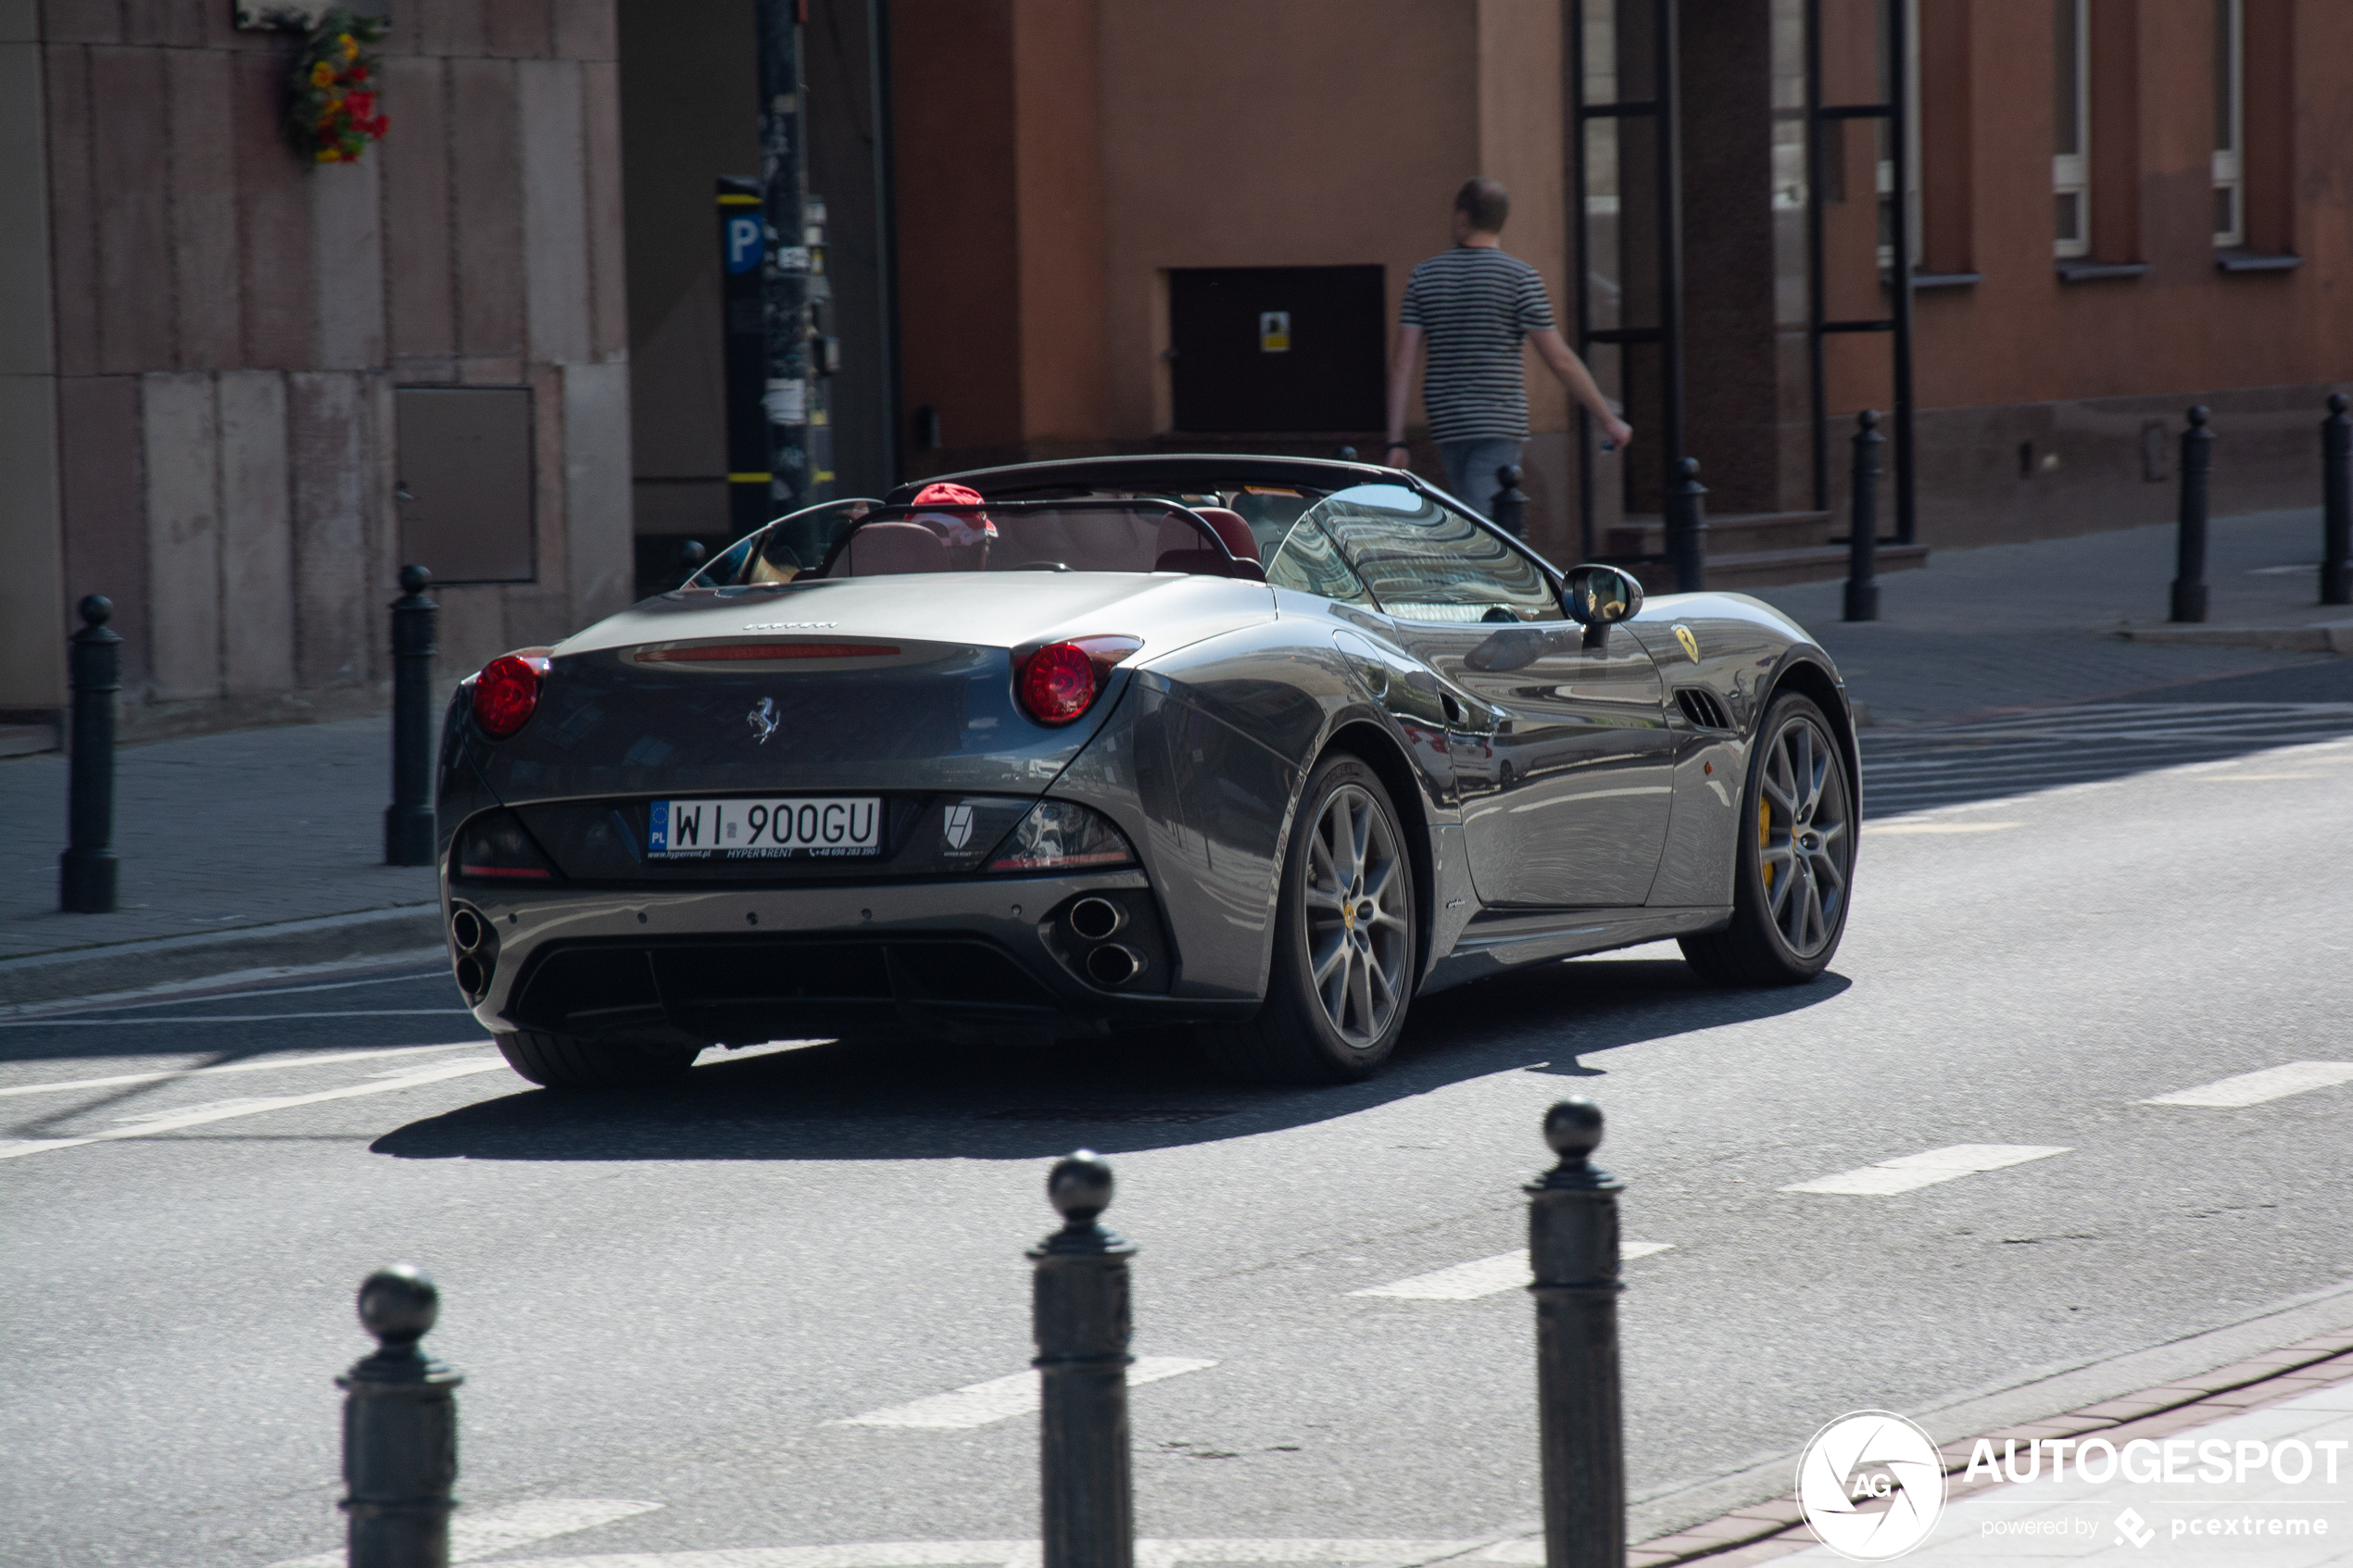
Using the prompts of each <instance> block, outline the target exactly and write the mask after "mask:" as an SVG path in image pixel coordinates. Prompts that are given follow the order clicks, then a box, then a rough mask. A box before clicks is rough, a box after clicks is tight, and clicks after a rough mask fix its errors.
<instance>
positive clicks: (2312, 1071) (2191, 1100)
mask: <svg viewBox="0 0 2353 1568" xmlns="http://www.w3.org/2000/svg"><path fill="white" fill-rule="evenodd" d="M2338 1084H2353V1061H2291V1062H2289V1063H2287V1064H2286V1065H2285V1066H2283V1067H2266V1068H2265V1069H2263V1070H2262V1071H2261V1072H2260V1073H2240V1074H2238V1075H2237V1076H2236V1077H2234V1078H2221V1079H2217V1080H2216V1081H2215V1082H2213V1083H2211V1084H2200V1085H2198V1086H2197V1087H2196V1088H2194V1089H2176V1090H2174V1091H2173V1092H2172V1093H2171V1094H2170V1095H2158V1096H2157V1097H2156V1098H2153V1099H2145V1100H2143V1101H2141V1103H2142V1104H2143V1105H2208V1106H2241V1105H2260V1104H2262V1103H2263V1102H2264V1101H2265V1100H2267V1099H2284V1098H2286V1097H2287V1096H2289V1095H2300V1094H2303V1093H2305V1092H2306V1091H2307V1090H2309V1089H2326V1088H2333V1087H2334V1086H2335V1085H2338Z"/></svg>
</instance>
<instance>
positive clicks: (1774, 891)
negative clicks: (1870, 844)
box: [1681, 692, 1859, 985]
mask: <svg viewBox="0 0 2353 1568" xmlns="http://www.w3.org/2000/svg"><path fill="white" fill-rule="evenodd" d="M1799 774H1807V775H1810V776H1809V777H1807V778H1805V779H1802V780H1801V779H1800V778H1799V777H1798V775H1799ZM1787 801H1794V803H1795V807H1796V809H1795V811H1794V813H1793V812H1792V810H1791V809H1790V808H1789V805H1788V804H1786V803H1785V802H1787ZM1752 822H1754V823H1755V824H1756V831H1755V832H1754V833H1752V832H1750V831H1749V824H1750V823H1752ZM1858 827H1859V823H1858V822H1857V820H1856V810H1855V792H1854V790H1853V789H1852V788H1851V787H1849V783H1848V780H1847V776H1846V759H1845V754H1844V752H1843V751H1842V750H1841V749H1840V747H1839V745H1838V742H1837V739H1836V738H1835V732H1833V731H1832V730H1831V722H1830V721H1829V720H1828V719H1826V718H1825V717H1823V714H1822V710H1821V709H1820V708H1819V707H1818V706H1817V705H1816V704H1815V702H1814V701H1813V700H1812V699H1811V698H1809V697H1805V696H1799V695H1797V694H1796V693H1794V692H1789V693H1784V694H1783V695H1782V696H1778V697H1776V698H1774V699H1773V703H1772V706H1771V707H1769V708H1768V709H1766V711H1765V721H1764V722H1763V723H1762V724H1759V725H1758V726H1757V728H1756V742H1755V745H1754V746H1752V747H1751V748H1750V751H1749V759H1748V782H1747V784H1746V785H1745V786H1744V787H1743V790H1742V792H1741V832H1740V834H1739V835H1738V843H1737V846H1736V847H1735V848H1734V851H1733V853H1734V856H1735V862H1734V868H1733V877H1732V922H1731V923H1730V925H1728V926H1726V927H1725V928H1724V929H1723V930H1721V931H1713V932H1709V933H1708V934H1706V935H1704V936H1686V937H1683V938H1682V939H1681V946H1682V948H1683V957H1684V959H1685V960H1687V961H1688V962H1689V963H1690V964H1691V966H1692V968H1693V969H1695V970H1697V971H1698V972H1699V973H1700V975H1701V977H1702V978H1703V979H1705V980H1707V981H1710V982H1711V983H1713V984H1715V985H1804V984H1805V983H1806V982H1807V981H1809V980H1811V979H1813V978H1814V977H1815V976H1816V975H1818V974H1819V973H1821V972H1822V971H1823V970H1824V969H1827V968H1828V967H1829V966H1830V961H1831V958H1832V957H1833V956H1835V955H1836V954H1837V952H1838V944H1839V940H1840V938H1841V937H1842V936H1843V935H1845V932H1846V911H1847V909H1848V906H1849V905H1850V904H1851V903H1852V902H1853V897H1852V895H1853V891H1854V885H1855V835H1856V831H1857V829H1858ZM1809 839H1810V840H1811V841H1812V847H1808V841H1809ZM1784 879H1786V880H1784ZM1776 895H1778V896H1779V897H1778V898H1777V897H1776ZM1809 904H1810V907H1811V909H1812V910H1813V911H1814V912H1809Z"/></svg>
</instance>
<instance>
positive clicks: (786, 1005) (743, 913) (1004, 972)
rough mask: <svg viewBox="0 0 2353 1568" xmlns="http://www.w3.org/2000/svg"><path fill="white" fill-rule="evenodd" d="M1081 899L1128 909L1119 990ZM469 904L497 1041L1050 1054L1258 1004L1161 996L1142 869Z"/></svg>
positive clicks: (484, 1005)
mask: <svg viewBox="0 0 2353 1568" xmlns="http://www.w3.org/2000/svg"><path fill="white" fill-rule="evenodd" d="M1088 896H1102V897H1107V898H1109V899H1110V900H1111V901H1113V902H1114V904H1115V905H1116V906H1118V907H1119V908H1120V909H1122V910H1123V911H1124V912H1125V918H1124V919H1123V921H1122V923H1121V927H1120V930H1119V931H1118V932H1117V933H1115V934H1114V936H1113V937H1112V938H1110V941H1112V942H1114V943H1116V944H1117V945H1119V946H1121V947H1126V948H1127V949H1128V951H1129V953H1130V954H1131V955H1132V956H1133V957H1134V958H1135V959H1136V960H1138V963H1139V972H1137V974H1136V975H1135V977H1134V978H1133V979H1132V980H1131V981H1129V982H1128V983H1127V984H1126V985H1122V986H1118V987H1112V986H1106V985H1101V984H1098V983H1096V982H1094V981H1091V980H1089V979H1088V978H1087V976H1086V968H1085V965H1086V960H1087V959H1088V955H1089V953H1090V952H1091V950H1092V947H1093V946H1096V945H1100V944H1088V943H1087V942H1085V941H1083V940H1081V939H1078V938H1076V936H1074V935H1072V932H1071V929H1070V925H1069V923H1068V922H1067V920H1066V919H1065V918H1064V917H1065V916H1066V914H1067V912H1068V910H1069V909H1070V908H1071V906H1072V905H1073V904H1074V903H1075V902H1076V900H1078V899H1080V898H1082V897H1088ZM461 910H471V911H472V912H473V913H474V914H476V915H477V916H479V917H480V920H481V922H483V924H484V925H485V926H486V927H487V928H488V930H489V932H490V933H491V935H490V936H489V937H488V938H487V939H484V940H481V941H478V942H477V943H476V946H475V947H474V949H473V950H472V953H471V954H470V953H468V952H466V951H464V950H462V949H461V948H460V946H459V942H458V940H457V939H456V938H455V937H453V938H452V941H451V957H452V959H453V960H454V961H456V962H457V963H458V965H459V972H460V976H461V978H460V983H459V984H460V989H461V990H466V989H468V985H469V984H470V983H471V984H472V985H474V986H475V987H476V989H474V990H472V991H470V992H469V995H468V1000H469V1001H470V1002H472V1005H473V1012H474V1016H475V1018H476V1019H477V1020H479V1021H480V1022H481V1023H482V1024H483V1026H484V1028H486V1029H489V1030H492V1031H493V1032H499V1031H505V1030H511V1029H518V1028H527V1029H542V1030H547V1031H550V1032H553V1033H558V1034H570V1035H582V1036H585V1037H591V1038H594V1037H605V1038H613V1039H623V1038H626V1039H632V1040H640V1041H648V1042H650V1041H668V1042H675V1043H686V1042H690V1041H691V1042H692V1043H696V1044H702V1045H708V1044H712V1043H724V1044H728V1045H749V1044H756V1043H758V1042H760V1041H763V1040H771V1039H795V1038H807V1037H811V1036H820V1035H882V1034H910V1033H912V1034H921V1035H930V1036H932V1037H936V1038H948V1039H957V1040H969V1041H975V1042H977V1041H982V1040H1011V1041H1018V1042H1026V1041H1036V1042H1038V1043H1044V1042H1046V1041H1050V1040H1054V1039H1063V1038H1072V1037H1088V1036H1100V1035H1106V1034H1108V1033H1109V1032H1110V1031H1111V1030H1112V1029H1113V1028H1114V1027H1131V1028H1135V1027H1148V1026H1151V1025H1152V1024H1156V1023H1176V1022H1198V1021H1209V1020H1214V1019H1220V1018H1225V1019H1231V1018H1237V1017H1247V1016H1248V1015H1249V1014H1250V1013H1251V1012H1252V1011H1254V1010H1255V1009H1256V1007H1257V1004H1256V1003H1255V1002H1254V1001H1252V1002H1244V1003H1236V1002H1230V1001H1217V1000H1204V999H1200V998H1191V997H1170V996H1169V995H1168V994H1167V992H1168V990H1169V987H1170V984H1171V981H1172V979H1173V978H1174V976H1173V973H1172V971H1173V969H1174V962H1175V948H1174V946H1173V944H1172V943H1170V942H1169V941H1168V940H1167V937H1166V935H1165V925H1164V920H1163V917H1162V915H1161V913H1160V911H1159V909H1158V908H1157V900H1155V899H1154V897H1153V896H1152V893H1151V886H1150V884H1149V882H1148V881H1147V879H1146V877H1145V876H1144V874H1143V872H1139V871H1123V872H1097V873H1094V874H1091V875H1076V876H1069V877H990V878H971V877H967V878H961V879H957V880H955V881H942V882H929V883H915V884H883V885H869V886H839V885H829V886H809V885H801V886H796V887H783V888H779V887H767V888H761V887H741V888H735V887H729V888H695V889H691V890H674V891H661V890H653V889H644V888H624V889H602V890H583V889H580V888H578V887H574V886H566V885H561V884H559V885H553V886H549V885H544V884H543V885H537V886H531V885H515V886H509V885H503V884H492V885H487V886H485V885H481V884H474V883H465V884H454V885H453V884H447V883H445V888H444V913H445V916H447V917H449V918H452V919H454V918H455V917H457V916H458V915H459V912H460V911H461ZM460 923H461V926H462V922H460ZM445 924H447V922H445ZM469 958H471V959H472V960H473V964H474V968H473V970H472V971H471V972H469V971H468V970H467V967H466V960H468V959H469Z"/></svg>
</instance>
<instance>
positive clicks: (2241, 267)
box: [2214, 245, 2304, 272]
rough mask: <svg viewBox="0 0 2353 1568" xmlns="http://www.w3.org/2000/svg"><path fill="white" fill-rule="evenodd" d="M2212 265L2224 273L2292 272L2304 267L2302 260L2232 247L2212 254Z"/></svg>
mask: <svg viewBox="0 0 2353 1568" xmlns="http://www.w3.org/2000/svg"><path fill="white" fill-rule="evenodd" d="M2214 265H2215V266H2216V267H2217V268H2219V269H2221V270H2222V271H2225V272H2293V271H2295V270H2296V269H2297V268H2298V267H2301V266H2303V265H2304V258H2303V257H2300V256H2289V255H2286V254H2284V253H2282V254H2278V255H2273V254H2270V253H2267V252H2264V251H2259V250H2248V249H2246V247H2245V246H2242V245H2232V246H2229V247H2228V248H2226V249H2222V250H2218V251H2216V252H2215V253H2214Z"/></svg>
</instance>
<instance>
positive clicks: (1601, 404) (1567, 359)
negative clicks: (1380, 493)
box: [1390, 327, 1634, 450]
mask: <svg viewBox="0 0 2353 1568" xmlns="http://www.w3.org/2000/svg"><path fill="white" fill-rule="evenodd" d="M1528 341H1529V342H1530V343H1532V344H1534V345H1536V358H1539V359H1541V360H1542V361H1544V366H1545V369H1547V370H1551V371H1552V372H1553V374H1554V375H1555V376H1558V377H1559V378H1560V383H1561V385H1563V386H1565V387H1567V388H1568V395H1570V396H1571V397H1574V398H1576V399H1577V400H1578V401H1579V403H1582V404H1584V405H1585V407H1586V408H1590V409H1592V413H1593V418H1595V419H1597V420H1601V422H1602V430H1603V433H1604V434H1606V435H1607V436H1608V437H1609V439H1610V440H1612V441H1614V442H1616V443H1617V445H1618V447H1619V448H1620V449H1621V450H1623V449H1624V447H1625V445H1626V444H1627V443H1628V442H1629V441H1631V440H1633V439H1634V427H1633V426H1632V425H1629V424H1628V423H1627V422H1626V421H1625V420H1621V419H1619V418H1618V417H1617V413H1616V411H1615V410H1613V409H1612V408H1610V406H1609V399H1608V398H1606V397H1604V396H1603V395H1602V389H1601V388H1600V387H1598V386H1595V385H1594V384H1593V377H1592V372H1591V371H1590V370H1586V369H1585V361H1583V360H1582V359H1579V358H1578V357H1577V356H1576V355H1575V354H1573V353H1571V352H1570V351H1569V346H1568V345H1567V344H1566V343H1564V342H1562V341H1561V334H1560V329H1559V328H1558V327H1546V328H1544V329H1543V330H1542V331H1541V332H1530V333H1529V334H1528ZM1390 400H1391V401H1392V402H1394V401H1395V394H1394V393H1393V392H1392V393H1391V395H1390ZM1396 418H1397V416H1391V428H1392V429H1394V428H1396V425H1395V420H1396Z"/></svg>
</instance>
